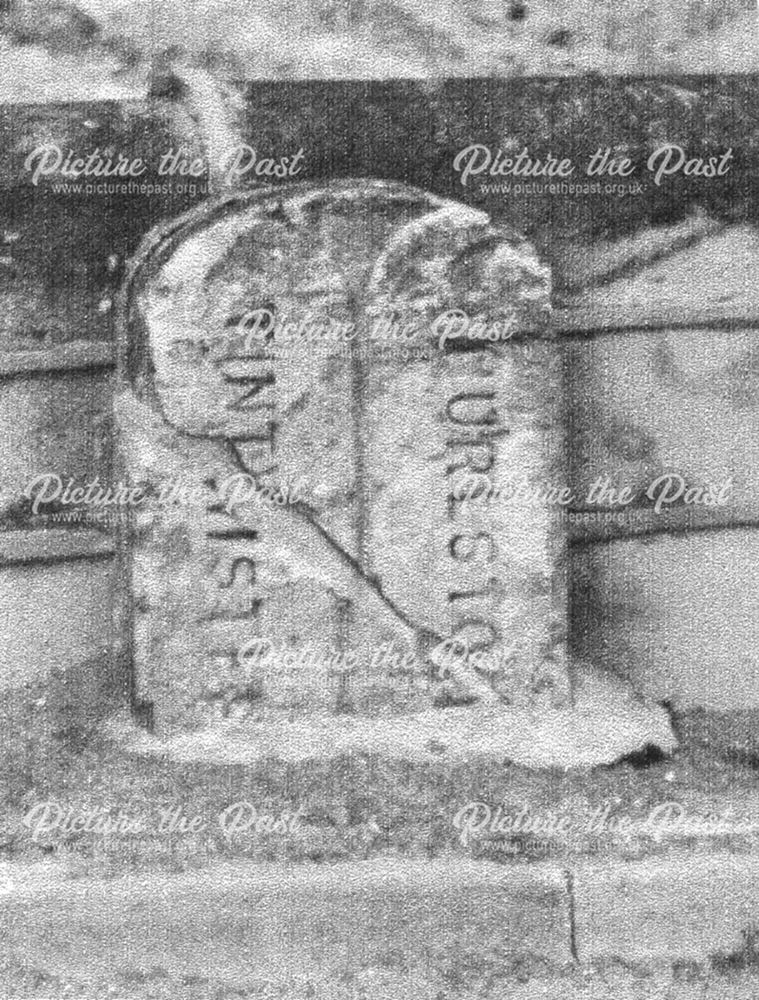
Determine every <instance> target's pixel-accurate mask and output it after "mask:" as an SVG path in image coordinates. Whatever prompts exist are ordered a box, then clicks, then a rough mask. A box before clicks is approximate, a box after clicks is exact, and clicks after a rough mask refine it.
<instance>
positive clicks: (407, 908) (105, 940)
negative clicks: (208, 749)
mask: <svg viewBox="0 0 759 1000" xmlns="http://www.w3.org/2000/svg"><path fill="white" fill-rule="evenodd" d="M0 897H2V900H3V907H2V916H0V927H1V928H2V930H1V932H0V942H1V943H0V970H2V969H6V970H7V969H12V968H16V969H18V968H19V967H23V968H26V969H29V968H33V969H36V970H40V971H39V974H40V975H41V976H43V977H45V980H46V981H47V982H49V983H51V982H56V983H63V982H69V983H70V982H72V981H76V982H78V983H82V982H84V983H90V984H92V983H93V982H97V983H99V984H101V985H104V984H106V983H110V984H114V983H116V982H118V981H120V982H122V983H123V982H124V981H128V980H130V979H131V980H132V981H135V980H137V981H140V979H141V978H142V979H143V980H144V978H145V977H149V976H151V975H152V974H154V973H155V970H157V969H159V970H161V972H162V976H163V977H164V978H166V979H169V978H171V979H172V980H173V981H174V982H175V983H177V985H179V984H180V983H184V984H187V983H190V982H193V981H198V980H202V979H205V980H215V981H217V982H218V981H219V980H223V981H224V982H225V983H226V984H227V985H228V986H229V987H236V988H238V989H243V990H244V989H246V988H248V989H250V990H251V991H253V995H260V993H259V994H255V991H254V990H253V987H254V986H255V987H258V989H259V990H261V988H262V986H263V985H265V984H274V992H272V994H271V995H272V996H274V995H276V996H282V995H283V994H284V995H286V996H299V997H303V996H312V997H324V998H325V1000H326V998H327V997H334V996H335V995H336V993H337V991H339V990H341V989H342V988H343V986H344V984H350V983H355V984H356V985H358V984H359V983H361V982H363V983H365V984H366V985H370V984H371V983H372V982H373V981H383V980H385V979H387V978H388V977H390V978H392V980H393V982H395V983H397V984H398V985H399V986H401V987H402V984H404V983H405V984H406V987H407V988H410V987H412V986H413V985H414V984H415V983H417V982H418V981H420V980H421V981H424V982H425V983H430V982H434V983H435V984H437V987H438V988H439V989H441V990H442V989H443V988H444V987H446V986H447V987H449V988H450V987H451V986H453V985H455V983H457V982H461V983H462V984H463V983H466V984H467V985H469V984H472V983H474V982H475V981H477V982H487V981H488V980H490V979H498V978H501V977H503V976H504V975H505V972H504V970H508V969H509V968H510V967H511V966H512V965H513V964H514V963H516V962H523V961H525V960H529V961H530V962H531V963H533V964H535V965H536V966H537V967H540V968H542V969H543V970H545V969H548V968H550V969H556V970H561V969H565V968H567V967H569V966H570V965H571V963H572V956H571V952H570V947H569V942H570V931H569V912H570V908H569V905H568V894H567V888H566V882H565V879H564V877H563V875H562V873H561V871H560V870H559V869H557V868H553V867H551V866H547V865H531V866H529V867H522V866H520V867H518V868H517V867H514V868H506V867H504V866H499V865H496V864H478V863H474V862H468V861H461V860H458V861H413V860H412V861H402V860H382V861H367V862H357V863H346V864H338V865H331V866H317V865H310V866H305V865H300V866H283V865H271V866H269V865H267V866H257V865H245V864H222V865H214V866H212V867H210V868H208V869H205V870H203V871H199V872H198V871H195V872H185V873H183V874H179V875H166V874H144V873H142V874H139V875H134V876H127V877H123V878H117V879H110V880H93V879H89V878H87V879H73V880H72V879H71V878H66V876H65V873H63V872H61V870H60V868H58V867H57V866H54V865H52V864H44V863H43V864H41V865H34V866H25V867H23V868H21V869H20V870H19V867H18V866H14V865H7V866H5V868H4V869H0ZM0 978H1V977H0ZM309 984H310V985H309ZM185 988H186V987H185ZM280 990H281V991H282V992H280ZM372 992H373V991H372ZM51 994H52V995H55V994H54V993H53V991H52V990H51V991H50V993H49V994H48V995H51ZM100 995H103V996H104V995H123V994H121V993H120V992H119V988H118V987H116V988H115V990H112V992H111V993H110V994H107V993H106V990H103V992H102V993H101V994H100ZM127 995H129V994H127ZM182 995H184V993H182ZM201 995H202V994H201ZM263 995H267V994H266V992H265V991H264V993H263ZM398 995H403V994H402V993H401V994H398ZM406 995H413V990H412V991H411V993H407V994H406ZM431 995H432V996H434V995H435V994H434V992H433V993H432V994H431ZM486 995H489V990H488V994H486Z"/></svg>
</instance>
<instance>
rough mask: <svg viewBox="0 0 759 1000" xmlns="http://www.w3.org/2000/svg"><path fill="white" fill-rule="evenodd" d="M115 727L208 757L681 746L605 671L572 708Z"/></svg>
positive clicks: (608, 752) (549, 759) (534, 756)
mask: <svg viewBox="0 0 759 1000" xmlns="http://www.w3.org/2000/svg"><path fill="white" fill-rule="evenodd" d="M110 728H111V734H112V735H113V736H115V737H116V738H117V739H118V741H119V743H120V744H121V746H122V747H123V749H124V750H125V751H127V752H131V753H137V754H145V755H149V756H160V757H168V758H169V759H172V760H177V761H193V760H197V761H203V762H204V763H207V764H214V763H216V764H225V763H227V764H229V763H253V762H255V761H258V760H264V759H267V758H268V759H271V758H274V759H278V760H284V761H302V760H313V759H322V758H323V759H329V758H333V757H336V756H339V755H340V754H345V753H350V752H355V753H368V754H379V755H380V756H383V757H387V758H390V759H398V758H403V759H409V760H423V759H425V758H426V759H429V758H431V757H440V756H441V755H449V756H450V757H452V758H458V759H462V758H463V759H472V758H476V757H489V758H491V759H497V760H507V761H510V762H513V763H517V764H521V765H524V766H526V767H533V768H571V767H591V766H595V765H599V764H610V763H613V762H614V761H615V760H618V759H619V758H621V757H625V756H627V755H629V754H633V753H639V752H641V751H644V750H646V749H647V748H650V747H655V748H657V749H659V750H661V751H662V752H663V753H671V752H672V751H673V750H674V749H675V747H676V746H677V740H676V738H675V735H674V733H673V731H672V726H671V722H670V718H669V715H668V713H667V712H666V710H665V709H663V708H661V707H659V706H657V705H653V704H650V703H646V702H644V701H642V700H641V699H640V698H638V697H637V696H635V695H634V694H633V693H632V689H631V688H629V686H628V685H626V684H625V683H624V682H622V681H620V680H617V679H612V678H610V677H608V676H604V675H600V674H597V673H587V674H585V675H583V676H581V677H579V678H578V682H577V690H576V696H575V703H574V705H573V706H572V707H569V708H563V709H555V708H537V707H533V708H516V707H505V706H498V707H488V706H483V705H474V706H458V707H455V708H450V709H447V710H441V709H432V710H428V711H421V712H418V713H416V714H407V715H402V716H385V717H381V718H376V717H375V718H371V717H367V716H350V715H343V716H334V715H327V714H323V715H314V716H310V717H307V718H301V719H297V720H292V721H287V720H283V719H281V718H280V719H274V720H262V721H258V722H257V721H254V720H252V719H244V720H240V721H231V720H230V721H225V722H221V723H218V724H216V725H213V726H209V727H207V728H205V729H201V730H197V731H195V732H192V733H187V734H182V735H178V736H174V737H170V738H165V739H159V738H158V737H155V736H151V735H150V734H148V733H147V732H145V730H142V729H139V728H137V727H136V726H135V725H134V724H132V723H130V722H127V721H124V720H120V721H119V720H116V721H114V722H112V723H111V727H110Z"/></svg>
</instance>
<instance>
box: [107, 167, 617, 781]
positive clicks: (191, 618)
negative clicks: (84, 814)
mask: <svg viewBox="0 0 759 1000" xmlns="http://www.w3.org/2000/svg"><path fill="white" fill-rule="evenodd" d="M549 291H550V287H549V275H548V273H547V271H546V269H545V268H543V267H542V266H541V265H540V264H539V262H538V260H537V258H536V256H535V254H534V252H533V251H532V249H531V248H530V246H529V245H528V244H526V243H525V242H524V241H523V240H521V239H520V238H518V237H517V236H515V235H514V234H513V233H511V232H510V231H508V230H505V229H503V228H499V227H494V226H493V225H491V223H490V220H489V218H488V217H487V215H485V214H484V213H482V212H479V211H476V210H473V209H470V208H467V207H465V206H462V205H458V204H456V203H454V202H447V201H444V200H442V199H439V198H436V197H433V196H430V195H427V194H425V193H423V192H420V191H417V190H414V189H411V188H408V187H406V186H403V185H400V184H393V183H384V182H366V181H362V182H344V183H336V184H331V185H326V186H317V185H314V184H303V185H295V186H293V187H290V188H278V189H274V188H270V189H266V190H259V191H256V192H253V193H251V194H248V195H236V196H233V197H230V198H228V199H226V200H223V201H221V202H219V203H216V204H212V205H209V206H205V207H203V208H202V209H201V210H199V211H195V212H194V213H191V214H190V215H189V216H186V217H184V218H182V219H180V220H177V222H176V223H175V224H174V225H173V226H172V227H170V228H169V229H168V230H166V231H164V232H163V233H162V234H158V238H156V237H153V238H151V240H150V241H149V242H148V244H147V245H146V246H145V247H144V249H143V251H142V252H141V254H140V255H138V258H137V261H136V263H135V267H134V269H133V272H132V275H131V277H130V279H129V281H128V282H127V285H126V287H125V290H124V309H123V319H124V331H123V337H124V348H125V350H124V365H123V374H124V384H123V391H122V393H121V394H120V396H119V400H118V403H117V409H118V418H119V422H120V428H121V440H122V452H123V455H124V459H125V462H126V466H127V471H128V474H129V476H130V478H131V479H132V481H133V482H139V483H141V484H142V485H143V487H144V489H145V492H146V495H147V496H148V499H146V500H145V502H144V503H142V504H141V505H140V506H139V507H138V508H137V510H136V512H135V515H134V521H133V525H132V540H131V544H130V551H131V556H130V567H131V568H130V572H131V580H132V590H133V610H134V614H133V629H134V652H135V674H136V687H137V694H138V697H139V698H140V699H141V700H142V701H144V702H148V703H150V704H151V705H152V706H153V716H154V725H155V729H156V731H157V733H159V734H161V735H163V736H167V737H170V736H172V735H176V734H188V733H192V732H200V733H201V738H206V737H208V734H209V733H213V734H218V733H219V732H224V733H226V734H229V733H231V732H234V733H235V734H236V736H237V737H241V738H242V739H243V740H244V741H245V743H246V746H248V747H249V749H250V753H251V754H253V755H256V754H260V755H268V754H275V755H276V754H281V755H284V756H293V755H294V756H309V755H314V756H317V755H319V754H321V753H328V752H335V751H336V750H339V749H344V748H346V747H351V748H356V747H365V748H367V749H376V750H383V751H387V752H393V753H410V754H415V753H418V752H422V753H423V752H426V751H429V750H435V751H440V750H445V749H446V748H447V749H450V750H451V751H455V752H466V753H480V752H485V753H493V752H498V753H500V754H503V755H504V756H509V755H513V756H516V757H517V758H518V757H519V756H520V753H521V754H522V756H526V757H527V758H529V756H530V753H529V752H527V750H526V748H527V747H529V746H531V744H532V743H533V742H535V740H536V727H539V726H540V719H541V718H542V719H545V718H546V717H547V716H546V715H545V713H548V714H549V716H551V717H553V716H555V717H556V719H559V720H564V721H563V722H561V724H560V728H561V725H564V723H566V721H567V719H569V720H570V721H571V719H572V718H573V716H572V711H573V710H572V709H571V707H570V706H571V701H572V699H571V692H570V683H569V674H568V669H567V665H566V653H565V627H566V619H567V612H566V596H565V594H566V588H565V580H564V573H565V551H564V544H565V541H564V534H565V533H564V529H563V527H561V526H560V524H559V521H558V518H556V513H555V508H554V509H553V511H552V510H551V508H550V507H549V506H548V505H547V504H544V505H542V506H541V505H537V504H535V503H530V504H525V503H524V502H519V501H511V500H510V499H509V496H510V494H509V492H508V489H505V487H506V486H507V484H508V483H510V482H513V481H514V480H515V479H518V480H520V481H522V482H526V483H529V484H532V485H534V486H535V487H536V488H537V487H540V486H541V485H544V484H546V483H556V482H561V481H564V476H563V475H562V469H561V465H562V456H563V453H564V436H563V430H562V425H561V419H560V418H561V403H562V394H561V371H562V367H561V359H560V356H559V352H558V350H557V348H556V346H555V344H553V343H552V342H551V340H550V337H549V335H548V318H549ZM473 324H475V325H473ZM477 476H479V477H480V480H482V477H483V476H487V482H488V484H490V487H491V488H492V496H491V498H490V499H488V500H487V501H483V502H477V501H476V499H475V498H473V497H471V496H468V495H467V494H466V490H465V489H464V490H463V491H462V488H461V485H462V482H463V483H466V482H467V481H469V482H471V481H472V479H473V477H477ZM501 488H504V489H502V491H501V492H500V494H499V489H501ZM277 500H279V503H277ZM554 518H556V519H555V520H554ZM552 713H553V715H552ZM556 713H558V715H556ZM570 728H571V727H570ZM562 739H563V740H564V742H565V743H566V741H567V740H570V741H571V739H572V737H571V736H570V735H567V734H566V733H565V734H564V735H563V737H561V738H560V740H559V742H560V743H561V740H562ZM515 740H516V743H518V744H519V746H521V748H522V749H521V751H520V750H519V748H518V747H517V746H516V744H515V742H514V741H515ZM520 741H521V742H520ZM537 743H538V744H539V743H540V741H539V740H537ZM541 754H542V756H541ZM552 754H553V756H555V757H557V758H558V759H557V761H556V762H559V763H561V762H563V760H564V759H566V758H565V754H564V752H563V751H561V750H557V749H556V748H555V747H554V749H553V751H549V750H545V748H544V749H543V751H540V752H538V754H537V760H538V761H539V762H543V763H550V762H551V758H552ZM601 756H602V757H603V756H604V753H603V752H602V754H601ZM580 757H581V759H584V758H582V754H580Z"/></svg>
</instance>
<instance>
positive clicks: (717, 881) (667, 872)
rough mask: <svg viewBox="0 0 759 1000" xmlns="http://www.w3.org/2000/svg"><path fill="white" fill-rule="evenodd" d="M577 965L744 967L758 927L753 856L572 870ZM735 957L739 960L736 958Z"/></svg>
mask: <svg viewBox="0 0 759 1000" xmlns="http://www.w3.org/2000/svg"><path fill="white" fill-rule="evenodd" d="M573 883H574V920H575V940H576V944H577V952H578V955H579V957H580V959H581V961H583V962H590V961H599V960H609V959H622V960H624V961H625V962H626V963H632V964H634V963H636V962H646V963H649V964H650V963H663V962H666V963H671V962H674V961H676V960H677V961H680V962H687V961H690V962H699V963H702V964H703V963H710V964H713V965H716V966H718V967H719V966H720V964H722V965H725V966H734V967H736V968H739V967H742V966H745V965H750V964H751V958H752V956H753V958H754V962H755V964H757V965H759V956H756V955H754V946H755V944H756V942H755V941H754V939H753V937H752V932H753V933H756V931H757V928H759V857H757V856H756V855H746V856H736V855H731V854H722V853H720V854H710V853H708V852H702V853H696V852H683V853H682V854H681V855H680V856H676V855H673V854H670V855H669V856H668V857H667V858H666V859H662V858H649V859H647V860H646V861H644V862H639V863H625V862H622V861H616V862H615V861H605V862H603V863H602V864H598V863H593V862H587V863H581V864H580V865H578V866H577V867H576V868H575V869H574V871H573ZM742 956H743V958H742Z"/></svg>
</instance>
